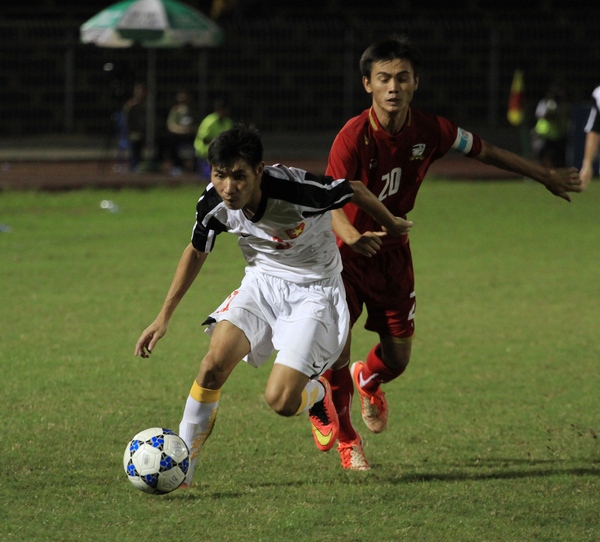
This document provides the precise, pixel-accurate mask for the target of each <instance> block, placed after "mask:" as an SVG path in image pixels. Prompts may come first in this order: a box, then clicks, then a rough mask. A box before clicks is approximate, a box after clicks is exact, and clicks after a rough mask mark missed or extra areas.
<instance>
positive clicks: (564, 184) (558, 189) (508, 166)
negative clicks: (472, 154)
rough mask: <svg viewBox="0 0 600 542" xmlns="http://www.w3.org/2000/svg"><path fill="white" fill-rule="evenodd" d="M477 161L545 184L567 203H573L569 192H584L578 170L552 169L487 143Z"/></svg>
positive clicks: (569, 168)
mask: <svg viewBox="0 0 600 542" xmlns="http://www.w3.org/2000/svg"><path fill="white" fill-rule="evenodd" d="M476 160H479V161H480V162H482V163H484V164H489V165H491V166H496V167H498V168H500V169H504V170H506V171H512V172H513V173H518V174H520V175H523V176H525V177H529V178H530V179H533V180H534V181H537V182H539V183H540V184H543V185H544V186H545V187H546V188H547V189H548V190H549V191H550V192H552V194H554V195H555V196H558V197H559V198H563V199H565V200H567V201H571V198H570V197H569V195H568V194H567V192H581V191H582V190H583V185H582V181H581V178H580V177H579V172H578V171H577V168H574V167H567V168H552V169H550V168H547V167H545V166H542V165H541V164H538V163H537V162H534V161H533V160H529V159H528V158H524V157H523V156H519V155H518V154H515V153H514V152H511V151H507V150H506V149H501V148H500V147H496V146H495V145H492V144H491V143H488V142H487V141H482V148H481V153H480V154H479V156H477V157H476Z"/></svg>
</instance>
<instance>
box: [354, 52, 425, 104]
mask: <svg viewBox="0 0 600 542" xmlns="http://www.w3.org/2000/svg"><path fill="white" fill-rule="evenodd" d="M363 85H364V87H365V90H366V91H367V92H368V93H369V94H372V96H373V106H374V107H375V108H376V110H377V113H378V114H379V115H380V114H381V113H386V114H387V115H389V116H393V115H397V114H399V113H401V112H403V111H407V110H408V106H409V105H410V102H411V101H412V98H413V95H414V93H415V90H417V87H418V86H419V78H418V77H415V72H414V70H413V67H412V64H411V63H410V62H409V61H408V60H404V59H401V58H398V59H395V60H388V61H381V62H374V63H373V67H372V69H371V77H370V78H367V77H363Z"/></svg>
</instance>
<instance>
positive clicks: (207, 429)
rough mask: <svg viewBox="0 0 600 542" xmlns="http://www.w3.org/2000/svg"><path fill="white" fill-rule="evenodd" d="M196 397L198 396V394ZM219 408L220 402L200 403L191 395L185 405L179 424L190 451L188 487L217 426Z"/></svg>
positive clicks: (181, 435) (186, 480)
mask: <svg viewBox="0 0 600 542" xmlns="http://www.w3.org/2000/svg"><path fill="white" fill-rule="evenodd" d="M194 384H195V383H194ZM199 389H201V388H199ZM193 391H194V389H193V388H192V392H193ZM210 391H212V392H213V395H214V390H210ZM195 395H196V396H197V394H195ZM217 397H218V394H217ZM218 407H219V401H218V400H217V401H212V402H210V403H206V402H200V401H198V400H197V399H195V398H194V397H192V395H191V394H190V395H189V396H188V398H187V401H186V403H185V409H184V411H183V417H182V419H181V422H180V424H179V436H180V437H181V438H182V439H183V440H184V442H185V443H186V444H187V447H188V449H189V451H190V467H189V469H188V472H187V476H186V478H185V483H186V484H187V485H188V486H190V485H191V483H192V479H193V477H194V470H195V468H196V463H197V462H198V456H199V455H200V450H201V448H202V446H203V445H204V443H205V442H206V439H208V437H209V436H210V434H211V432H212V430H213V427H214V425H215V419H216V417H217V410H218Z"/></svg>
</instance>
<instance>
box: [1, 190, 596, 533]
mask: <svg viewBox="0 0 600 542" xmlns="http://www.w3.org/2000/svg"><path fill="white" fill-rule="evenodd" d="M198 195H199V189H198V188H197V187H196V188H177V189H172V190H168V189H153V190H146V191H136V190H122V191H116V192H108V191H81V192H67V193H54V194H45V193H17V192H15V193H12V192H4V193H1V194H0V223H3V224H8V225H9V226H10V228H11V230H10V231H9V232H0V369H1V371H2V386H1V389H2V394H1V395H0V407H1V408H2V411H3V412H4V424H3V438H2V444H1V446H0V450H1V455H0V464H1V465H2V474H3V477H2V484H0V524H1V526H2V527H1V532H2V539H3V540H9V541H17V540H18V541H37V540H39V541H75V540H77V541H80V540H84V541H86V542H88V541H90V542H95V541H107V540H110V541H116V542H120V541H139V540H170V541H175V542H178V541H190V540H198V541H203V542H205V541H215V542H220V541H232V542H238V541H241V540H249V541H266V542H272V541H286V542H296V541H317V542H323V541H332V542H338V541H343V542H363V541H376V542H388V541H419V542H420V541H423V542H425V541H427V542H429V541H431V542H444V541H451V542H470V541H474V542H475V541H477V542H482V541H493V542H498V541H507V542H512V541H519V542H522V541H560V542H565V541H567V542H569V541H573V542H583V541H597V540H600V525H599V522H600V519H599V518H600V516H599V514H598V511H599V510H600V453H599V444H598V433H599V432H600V426H599V425H598V414H599V397H600V380H599V370H598V362H599V360H600V337H599V328H600V307H599V299H600V213H599V212H598V209H599V204H600V186H599V185H598V184H595V185H593V186H592V187H591V189H590V190H589V191H588V192H586V193H585V194H581V195H574V196H573V200H574V201H573V203H571V204H568V203H566V202H564V201H562V200H559V199H557V198H555V197H553V196H551V195H550V194H549V193H547V192H546V191H545V190H544V189H543V188H542V187H540V186H539V185H537V184H534V183H529V182H486V183H474V182H442V181H429V182H426V183H425V184H424V186H423V188H422V192H421V194H420V196H419V199H418V203H417V208H416V209H415V211H414V212H413V213H412V215H411V218H412V219H413V220H414V221H415V228H414V231H413V234H412V246H413V256H414V260H415V268H416V277H417V284H416V287H417V288H416V290H417V298H418V311H417V336H416V340H415V343H414V350H413V352H414V353H413V360H412V362H411V365H410V367H409V369H408V371H407V372H406V374H405V375H404V376H403V377H402V378H401V379H400V380H398V381H396V382H394V383H393V384H390V385H389V386H387V388H386V392H387V397H388V401H389V404H390V421H389V429H388V431H387V432H385V433H383V434H381V435H372V434H369V433H368V431H367V430H366V428H365V427H364V425H363V424H362V421H361V420H360V413H359V405H358V401H355V404H354V406H353V418H354V420H355V422H356V426H357V427H358V428H359V429H360V430H361V432H362V435H363V437H364V439H365V442H366V451H367V454H368V458H369V460H370V462H371V465H372V467H373V468H372V470H371V471H370V472H368V473H348V472H343V471H342V470H341V468H340V466H339V463H338V461H339V460H338V457H337V453H336V452H335V451H332V452H330V453H328V454H322V453H319V452H317V450H316V448H315V447H314V445H313V443H312V437H311V435H310V429H309V425H308V422H307V420H306V418H305V417H300V418H294V419H283V418H279V417H278V416H276V415H275V414H274V413H272V412H271V411H270V410H269V408H268V407H267V406H266V404H265V402H264V400H263V397H262V394H263V390H264V387H265V384H266V380H267V377H268V372H269V370H268V368H263V369H261V370H254V369H252V368H250V367H248V366H246V365H243V364H242V365H241V366H240V367H239V368H238V369H237V370H236V371H235V372H234V374H233V376H232V377H231V379H230V381H229V382H228V383H227V385H226V387H225V389H224V391H223V394H222V400H221V408H220V411H219V418H218V421H217V424H216V427H215V431H214V432H213V436H212V437H211V439H210V440H209V441H208V443H207V445H206V447H205V449H204V453H203V457H202V459H201V463H200V465H199V470H198V473H197V475H196V481H197V486H196V487H195V488H194V489H193V490H191V491H187V492H184V491H176V492H175V493H173V494H170V495H167V496H163V497H153V496H149V495H145V494H142V493H141V492H138V491H137V490H135V489H134V488H133V486H131V485H130V484H129V483H128V482H127V480H126V478H125V474H124V472H123V468H122V456H123V451H124V449H125V445H126V444H127V442H128V440H129V439H130V438H131V437H132V436H133V435H134V434H135V433H137V432H138V431H139V430H141V429H144V428H146V427H151V426H155V425H163V426H165V427H170V428H173V429H177V426H178V423H179V418H180V416H181V413H182V410H183V404H184V401H185V398H186V397H187V393H188V391H189V388H190V386H191V383H192V380H193V378H194V376H195V374H196V371H197V366H198V363H199V361H200V359H201V357H202V355H203V353H204V351H205V349H206V346H207V337H206V336H205V334H204V333H203V332H202V327H201V326H200V322H201V321H202V319H203V317H204V316H205V315H206V314H207V313H208V312H209V311H210V310H211V309H213V308H214V307H215V306H216V305H217V304H218V303H219V302H220V301H221V300H222V299H223V298H224V297H225V296H226V295H227V294H228V293H229V292H230V291H231V289H232V288H233V287H235V286H236V285H237V284H238V283H239V280H240V278H241V276H242V272H243V262H242V259H241V255H240V254H239V252H238V249H237V246H236V241H235V238H234V237H233V236H231V235H222V236H220V237H219V239H218V241H217V250H216V252H215V254H213V255H211V257H210V258H209V260H208V262H207V265H206V268H205V269H204V270H203V272H202V274H201V275H200V277H199V279H198V280H197V281H196V284H195V285H194V287H193V289H192V290H191V291H190V292H189V294H188V296H187V297H186V298H185V299H184V301H183V303H182V304H181V306H180V307H179V309H178V312H177V313H176V315H175V317H174V318H173V320H172V323H171V328H170V330H169V333H168V334H167V336H166V337H165V338H164V339H163V340H162V341H161V342H160V343H159V345H158V347H157V349H156V351H155V353H154V354H153V356H152V358H151V359H150V360H141V359H139V358H135V357H134V356H133V350H134V345H135V341H136V340H137V337H138V336H139V334H140V332H141V331H142V330H143V329H144V327H145V326H146V325H148V324H149V323H150V321H151V320H152V319H153V318H154V316H155V314H156V312H157V311H158V309H159V307H160V304H161V303H162V300H163V297H164V294H165V293H166V290H167V288H168V285H169V283H170V281H171V277H172V274H173V271H174V269H175V265H176V263H177V260H178V258H179V255H180V254H181V251H182V250H183V248H184V246H185V245H186V244H187V242H188V239H189V236H190V233H191V228H192V225H193V220H194V206H195V201H196V199H197V197H198ZM104 199H109V200H113V201H114V202H115V203H116V204H117V205H118V206H119V208H120V210H119V212H117V213H111V212H109V211H107V210H105V209H101V207H100V202H101V201H102V200H104ZM354 339H355V342H354V347H353V357H354V358H355V359H357V358H362V357H364V355H365V354H366V352H368V350H369V349H370V348H371V346H372V344H373V343H374V340H375V337H374V336H373V335H371V334H368V333H367V332H365V331H364V330H363V329H362V327H361V326H357V327H356V328H355V330H354Z"/></svg>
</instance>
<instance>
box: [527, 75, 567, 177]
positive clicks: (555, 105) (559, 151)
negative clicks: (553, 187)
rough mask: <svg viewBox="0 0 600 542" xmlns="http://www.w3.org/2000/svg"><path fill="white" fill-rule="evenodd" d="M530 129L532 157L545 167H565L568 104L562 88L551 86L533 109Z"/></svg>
mask: <svg viewBox="0 0 600 542" xmlns="http://www.w3.org/2000/svg"><path fill="white" fill-rule="evenodd" d="M535 117H536V119H537V122H536V124H535V127H534V128H533V130H532V144H531V150H532V152H533V158H534V159H535V160H537V161H538V162H539V163H540V164H542V165H543V166H545V167H565V166H566V158H567V137H568V130H569V104H568V103H567V100H566V96H565V93H564V91H563V89H562V88H560V87H558V86H552V87H550V89H548V92H547V93H546V96H544V98H542V99H541V100H540V101H539V102H538V104H537V107H536V109H535Z"/></svg>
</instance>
